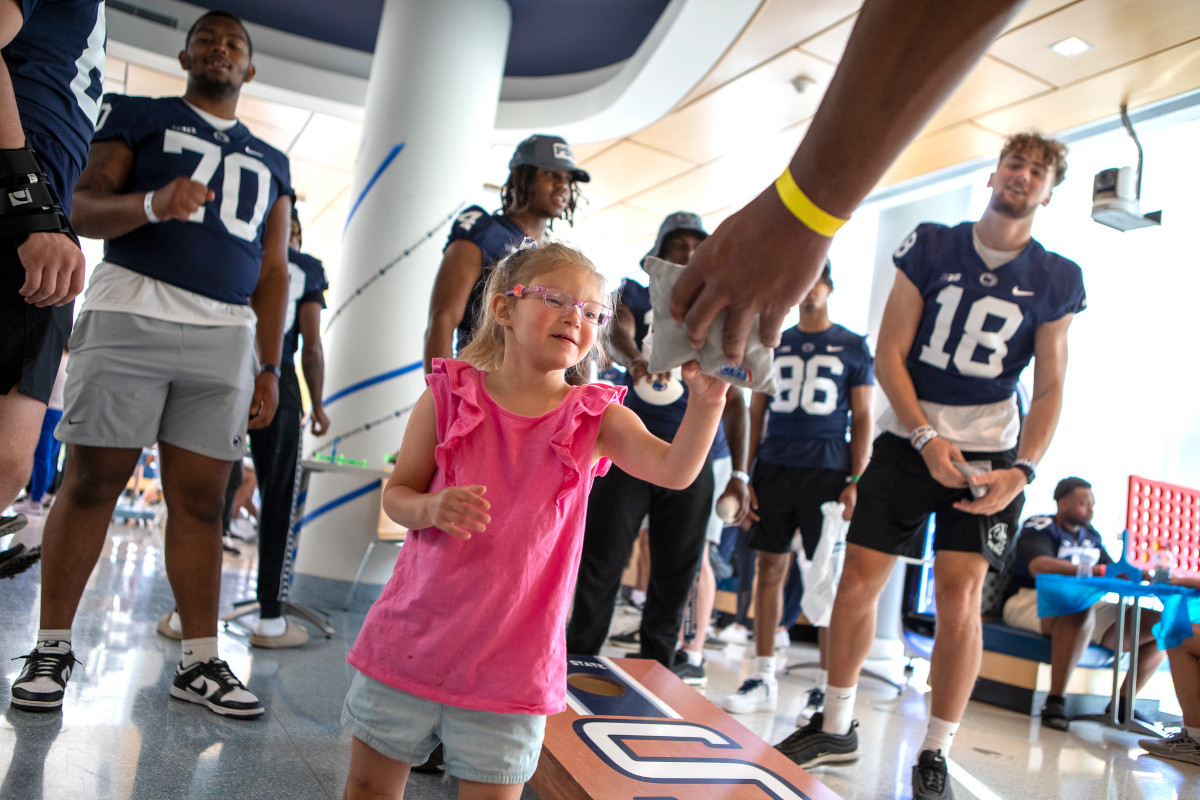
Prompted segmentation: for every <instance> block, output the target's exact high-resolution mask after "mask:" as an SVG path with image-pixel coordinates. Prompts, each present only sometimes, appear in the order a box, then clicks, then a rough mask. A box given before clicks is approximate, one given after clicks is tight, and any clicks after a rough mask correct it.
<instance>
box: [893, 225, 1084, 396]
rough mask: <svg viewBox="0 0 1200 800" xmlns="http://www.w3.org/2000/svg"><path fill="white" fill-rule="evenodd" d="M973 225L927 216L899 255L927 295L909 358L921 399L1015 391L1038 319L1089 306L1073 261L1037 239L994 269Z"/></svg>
mask: <svg viewBox="0 0 1200 800" xmlns="http://www.w3.org/2000/svg"><path fill="white" fill-rule="evenodd" d="M971 231H972V223H969V222H964V223H962V224H960V225H958V226H956V227H953V228H948V227H946V226H945V225H938V224H935V223H925V224H922V225H919V226H917V229H916V230H915V231H913V232H912V233H911V234H910V235H909V237H908V238H907V239H905V240H904V242H903V243H902V244H901V245H900V247H899V249H898V250H896V252H895V254H894V255H893V261H894V262H895V264H896V267H897V268H898V269H899V270H900V271H901V272H903V273H904V274H905V275H906V276H907V277H908V279H909V280H911V281H912V282H913V284H914V285H915V286H916V287H917V289H918V290H919V291H920V292H921V297H922V298H924V301H925V308H924V312H923V314H922V316H921V322H920V325H919V327H918V328H917V333H916V337H915V338H914V339H913V345H912V349H910V350H909V352H908V360H907V367H908V373H909V375H910V376H912V381H913V385H914V387H915V388H916V391H917V397H918V398H919V399H921V400H928V401H932V402H935V403H942V404H945V405H952V406H961V405H981V404H985V403H994V402H998V401H1001V400H1005V399H1007V398H1009V397H1011V396H1012V394H1013V392H1014V391H1015V389H1016V382H1017V378H1018V376H1019V375H1020V374H1021V371H1022V370H1023V369H1025V367H1026V366H1027V365H1028V364H1029V361H1030V360H1031V359H1032V358H1033V347H1034V337H1035V335H1036V333H1037V328H1038V326H1039V325H1041V324H1042V323H1045V322H1053V321H1054V320H1057V319H1061V318H1062V317H1064V316H1066V315H1067V314H1076V313H1079V312H1080V311H1082V310H1083V309H1084V308H1085V307H1086V306H1087V301H1086V298H1085V295H1084V290H1083V275H1082V272H1081V271H1080V269H1079V265H1078V264H1076V263H1075V262H1074V261H1070V260H1069V259H1066V258H1063V257H1062V256H1060V255H1058V254H1057V253H1051V252H1048V251H1047V250H1045V249H1044V248H1043V247H1042V246H1041V245H1040V244H1038V243H1037V241H1035V240H1033V239H1030V240H1029V244H1028V245H1026V246H1025V249H1024V250H1023V251H1021V253H1020V255H1018V256H1017V257H1016V258H1015V259H1013V260H1012V261H1010V262H1008V263H1007V264H1004V265H1003V266H1001V267H999V268H997V269H995V270H989V269H988V268H987V266H986V265H985V264H984V263H983V260H982V259H981V258H980V257H979V254H978V253H976V252H975V245H974V242H973V240H972V236H971Z"/></svg>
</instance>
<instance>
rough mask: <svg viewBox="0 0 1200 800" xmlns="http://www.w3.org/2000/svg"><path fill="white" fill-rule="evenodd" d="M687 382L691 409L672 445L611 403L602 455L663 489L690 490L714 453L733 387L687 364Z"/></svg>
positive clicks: (602, 431) (606, 414) (602, 436)
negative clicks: (718, 427)
mask: <svg viewBox="0 0 1200 800" xmlns="http://www.w3.org/2000/svg"><path fill="white" fill-rule="evenodd" d="M683 379H684V381H686V382H687V385H688V406H687V411H686V412H685V413H684V415H683V421H682V422H681V423H680V425H679V430H678V432H676V434H675V440H674V441H673V442H672V443H670V444H668V443H666V442H664V441H663V440H662V439H659V438H658V437H657V436H655V435H654V434H652V433H650V431H648V430H646V426H645V425H643V424H642V421H641V420H640V419H638V417H637V415H636V414H634V413H633V412H632V411H630V410H629V409H628V408H626V407H625V406H619V405H611V406H609V407H608V410H606V411H605V412H604V420H603V421H602V422H601V423H600V438H599V440H598V441H597V451H598V453H597V455H600V456H604V457H606V458H609V459H612V462H613V463H614V464H616V465H617V466H618V467H620V468H621V469H622V470H624V471H625V472H628V473H629V474H630V475H632V476H633V477H635V478H639V479H641V480H644V481H649V482H650V483H653V484H656V485H658V486H662V487H664V488H667V489H686V488H687V487H688V486H690V485H691V484H692V481H694V480H696V476H697V475H699V474H700V470H701V468H703V466H704V463H705V461H706V460H707V458H708V451H709V450H710V449H712V443H713V438H714V437H715V436H716V434H717V425H718V424H719V423H720V422H721V411H722V410H723V409H724V408H725V393H726V391H727V389H728V385H727V384H726V383H724V382H723V381H720V380H718V379H716V378H713V377H711V376H709V375H704V374H702V373H701V372H700V368H699V367H698V366H697V365H696V363H695V362H694V361H693V362H689V363H688V364H685V365H684V367H683Z"/></svg>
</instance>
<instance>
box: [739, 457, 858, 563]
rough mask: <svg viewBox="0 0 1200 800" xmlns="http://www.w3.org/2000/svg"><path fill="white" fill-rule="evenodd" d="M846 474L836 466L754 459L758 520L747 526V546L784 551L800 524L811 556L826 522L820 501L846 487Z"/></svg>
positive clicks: (766, 550) (840, 491) (805, 546)
mask: <svg viewBox="0 0 1200 800" xmlns="http://www.w3.org/2000/svg"><path fill="white" fill-rule="evenodd" d="M847 474H849V473H846V472H842V471H841V470H838V469H811V468H806V467H781V466H779V465H778V464H766V463H764V462H762V461H758V462H756V463H755V464H754V478H753V481H752V482H753V485H754V494H755V496H757V497H758V516H759V521H758V522H756V523H754V527H753V528H751V529H750V537H749V539H748V540H747V542H748V543H749V545H750V547H752V548H754V549H755V550H763V551H765V552H767V553H786V552H788V551H789V550H790V549H791V547H792V537H793V536H794V535H795V534H796V528H799V529H800V539H801V541H803V542H804V552H805V554H806V555H807V556H808V557H809V558H812V556H813V553H815V552H816V550H817V542H819V541H820V540H821V527H822V526H823V525H824V523H825V516H824V515H823V514H822V513H821V504H822V503H828V502H829V501H831V500H837V499H838V497H839V496H840V495H841V493H842V491H843V490H844V489H845V488H846V475H847Z"/></svg>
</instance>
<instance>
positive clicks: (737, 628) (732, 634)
mask: <svg viewBox="0 0 1200 800" xmlns="http://www.w3.org/2000/svg"><path fill="white" fill-rule="evenodd" d="M717 640H718V641H721V642H726V643H728V644H746V643H747V642H749V641H750V630H749V629H748V628H747V627H746V626H745V625H738V624H737V623H736V622H735V623H733V624H732V625H726V626H725V627H724V628H722V629H721V631H720V633H718V634H717Z"/></svg>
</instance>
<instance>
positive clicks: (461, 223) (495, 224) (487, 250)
mask: <svg viewBox="0 0 1200 800" xmlns="http://www.w3.org/2000/svg"><path fill="white" fill-rule="evenodd" d="M459 241H464V242H470V243H471V244H473V245H475V246H476V247H478V248H479V252H480V253H481V254H482V256H483V269H482V270H480V272H479V278H478V279H477V280H476V281H475V285H474V286H472V287H471V294H470V296H469V297H468V298H467V308H466V310H465V311H464V312H463V318H462V320H461V321H459V323H458V328H457V331H458V339H457V344H456V345H455V352H456V353H460V352H462V349H463V348H464V347H466V346H467V343H468V342H470V341H471V335H472V333H473V331H474V330H475V322H476V320H477V319H478V318H479V313H480V310H481V306H482V300H483V289H484V286H486V285H487V281H488V277H489V276H490V275H491V274H492V267H494V266H495V265H496V262H497V261H500V260H501V259H503V258H504V257H506V256H508V255H509V254H510V253H513V252H515V251H516V250H517V248H518V247H520V246H521V242H523V241H525V232H524V231H522V230H521V228H520V227H519V226H518V225H517V223H515V222H513V221H512V220H511V219H509V218H508V217H506V216H504V215H503V214H489V213H487V212H486V211H484V210H483V209H482V208H480V207H479V206H471V207H470V208H468V209H467V210H466V211H464V212H462V213H461V214H459V215H458V217H457V218H456V219H455V220H454V225H453V226H452V227H451V228H450V237H449V238H448V239H447V240H446V247H449V246H450V245H451V244H453V243H454V242H459ZM444 250H445V248H443V252H444Z"/></svg>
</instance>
